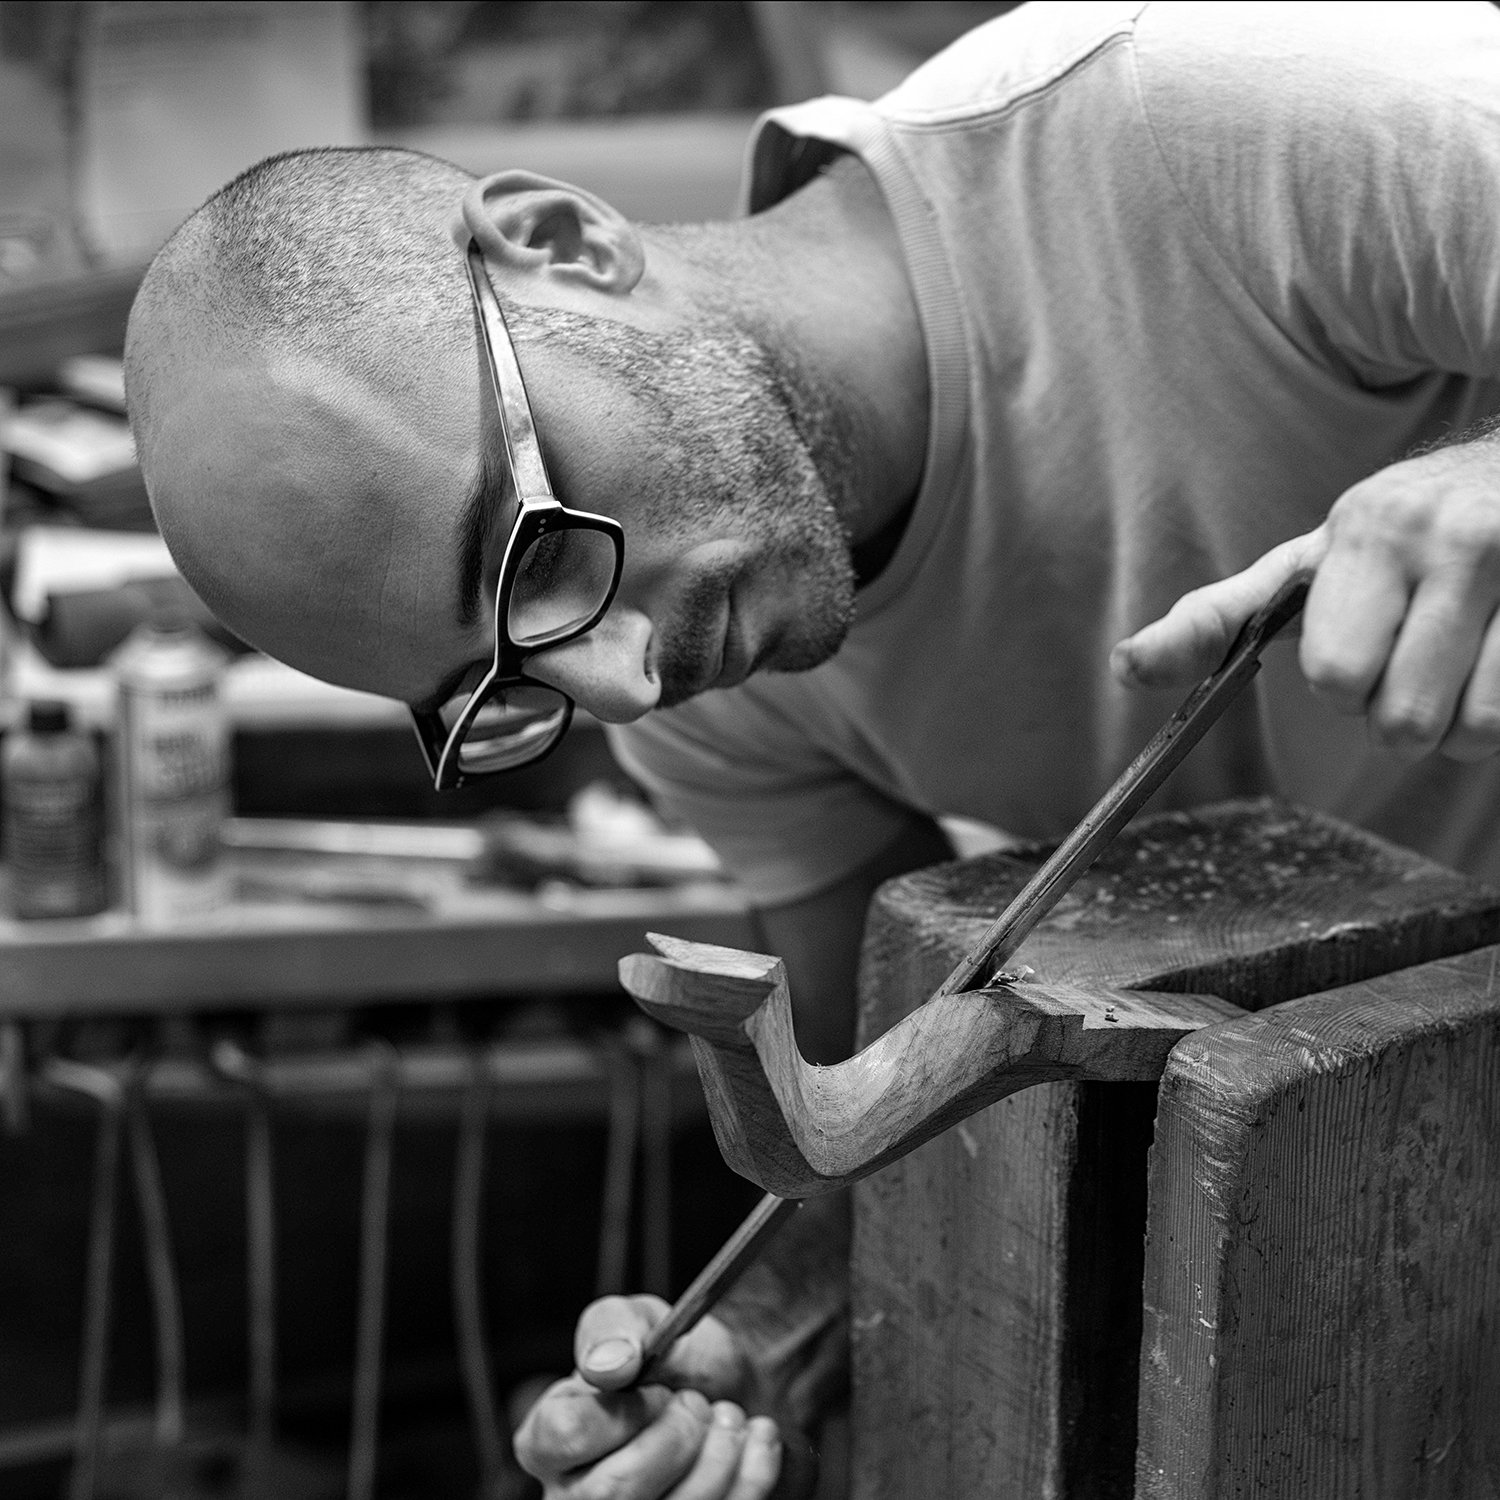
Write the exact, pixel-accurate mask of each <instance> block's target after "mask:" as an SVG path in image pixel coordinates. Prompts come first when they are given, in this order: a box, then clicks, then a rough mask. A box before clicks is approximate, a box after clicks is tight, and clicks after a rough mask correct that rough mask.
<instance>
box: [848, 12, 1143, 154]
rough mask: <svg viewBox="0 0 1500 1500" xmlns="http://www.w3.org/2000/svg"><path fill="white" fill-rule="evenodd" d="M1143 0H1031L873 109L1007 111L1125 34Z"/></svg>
mask: <svg viewBox="0 0 1500 1500" xmlns="http://www.w3.org/2000/svg"><path fill="white" fill-rule="evenodd" d="M1147 8H1148V5H1147V3H1146V0H1083V3H1076V4H1063V3H1052V0H1032V3H1030V4H1027V5H1022V6H1020V7H1018V8H1017V9H1015V10H1013V11H1010V12H1009V13H1007V14H1006V15H1003V16H998V17H996V18H995V19H994V20H992V21H987V22H986V23H985V24H984V25H982V26H976V27H975V28H974V29H973V30H972V31H969V32H966V33H965V34H964V35H963V36H961V37H960V38H959V39H958V40H957V41H956V42H954V43H953V44H952V45H951V46H949V47H946V48H945V49H944V50H943V51H941V52H939V53H938V54H937V55H936V56H935V57H933V58H931V59H929V60H928V61H927V62H925V63H924V64H923V65H922V66H921V67H920V68H918V69H917V70H916V71H915V72H914V73H912V74H910V75H909V76H908V77H907V78H905V79H904V80H903V81H902V82H901V83H899V84H898V85H897V86H896V87H895V88H894V89H892V90H891V91H890V92H889V93H887V94H885V95H883V96H882V97H881V98H880V99H879V100H878V101H877V102H876V108H877V109H878V110H879V111H880V112H881V113H882V114H883V115H885V116H886V117H887V118H888V119H895V120H903V121H905V122H907V123H910V124H930V125H942V124H945V123H948V122H952V121H957V120H962V119H963V118H965V117H968V116H973V115H975V114H990V113H996V112H1002V111H1004V110H1007V109H1009V108H1011V107H1013V106H1015V105H1017V104H1019V103H1021V102H1023V101H1025V100H1027V99H1029V98H1033V97H1035V96H1037V95H1038V94H1042V93H1045V92H1047V91H1048V90H1050V89H1052V88H1054V87H1057V86H1058V85H1060V84H1062V83H1063V82H1064V81H1065V80H1067V79H1069V78H1070V77H1072V76H1073V75H1075V74H1077V73H1078V72H1079V71H1080V70H1081V69H1082V68H1083V66H1084V65H1085V64H1086V63H1087V62H1088V61H1089V60H1090V59H1091V58H1093V57H1094V56H1096V55H1097V54H1098V53H1099V52H1100V51H1101V50H1103V49H1105V48H1108V47H1109V46H1111V45H1112V44H1114V43H1117V42H1119V41H1122V40H1125V39H1128V38H1129V36H1130V34H1131V31H1132V29H1133V28H1134V26H1135V23H1136V21H1137V19H1138V17H1139V16H1140V14H1141V12H1143V11H1144V10H1146V9H1147Z"/></svg>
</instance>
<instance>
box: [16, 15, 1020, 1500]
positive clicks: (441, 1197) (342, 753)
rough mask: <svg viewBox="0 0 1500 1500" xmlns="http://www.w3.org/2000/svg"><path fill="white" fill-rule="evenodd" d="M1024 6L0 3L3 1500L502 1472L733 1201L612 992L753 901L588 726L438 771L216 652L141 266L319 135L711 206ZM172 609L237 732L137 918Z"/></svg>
mask: <svg viewBox="0 0 1500 1500" xmlns="http://www.w3.org/2000/svg"><path fill="white" fill-rule="evenodd" d="M1009 8H1010V6H1008V5H1006V4H982V3H927V4H906V3H852V0H848V3H846V0H839V3H820V4H796V3H774V0H762V3H746V4H740V3H713V0H607V3H550V4H548V3H522V0H511V3H498V0H419V3H396V0H366V3H362V4H358V3H338V0H296V3H280V0H257V3H241V0H222V3H198V0H188V3H181V0H179V3H170V4H166V3H116V4H102V3H73V0H52V3H34V0H3V3H0V460H3V462H0V734H3V737H4V743H3V744H0V814H3V817H0V830H3V833H4V847H3V848H0V857H3V860H4V869H3V871H0V906H3V909H4V912H5V915H4V917H3V918H0V1222H3V1223H4V1224H5V1226H6V1232H5V1233H4V1234H3V1235H0V1496H3V1497H6V1500H29V1497H31V1496H48V1497H53V1496H58V1495H62V1494H66V1495H68V1496H69V1497H70V1500H88V1497H90V1496H97V1497H106V1496H117V1497H125V1496H143V1497H144V1496H165V1495H174V1496H181V1497H199V1496H210V1495H221V1496H244V1497H250V1496H273V1495H274V1496H276V1497H278V1500H303V1497H306V1500H312V1497H318V1496H325V1495H326V1496H335V1495H349V1496H351V1497H353V1500H367V1497H373V1496H377V1495H378V1496H381V1497H390V1500H395V1497H404V1496H412V1497H417V1496H421V1497H423V1500H444V1497H447V1496H455V1497H457V1496H463V1497H472V1496H478V1495H481V1494H482V1495H485V1496H487V1497H488V1500H501V1497H510V1496H521V1495H525V1494H529V1493H533V1491H532V1489H530V1488H528V1482H527V1481H526V1480H525V1479H524V1478H523V1477H522V1476H520V1475H519V1474H518V1473H517V1472H516V1470H515V1468H514V1464H513V1461H512V1459H511V1457H510V1453H509V1446H508V1441H507V1437H506V1434H507V1433H508V1431H509V1427H510V1424H511V1417H512V1415H513V1413H514V1411H515V1409H516V1408H517V1407H518V1406H519V1405H520V1404H521V1403H524V1401H525V1400H527V1399H528V1397H529V1394H531V1393H532V1392H534V1390H535V1382H536V1381H537V1380H538V1379H541V1378H547V1377H551V1376H556V1375H559V1374H562V1373H565V1372H566V1370H567V1369H568V1368H569V1367H570V1365H571V1353H570V1343H571V1330H572V1325H573V1321H574V1318H575V1317H576V1314H577V1312H578V1311H579V1310H580V1308H581V1307H582V1306H583V1304H584V1303H585V1302H586V1301H588V1300H589V1299H590V1298H591V1297H592V1296H594V1295H595V1294H596V1292H598V1291H603V1290H618V1289H649V1290H654V1291H659V1292H661V1293H662V1294H663V1295H666V1296H672V1295H674V1294H675V1293H677V1292H678V1291H680V1290H681V1288H682V1287H683V1286H684V1285H685V1284H686V1282H687V1280H688V1279H689V1278H690V1277H691V1276H692V1274H693V1273H694V1272H695V1271H696V1270H697V1269H698V1268H699V1267H700V1266H701V1265H702V1263H703V1262H704V1261H705V1260H706V1259H707V1258H708V1256H709V1255H710V1254H712V1252H713V1251H714V1250H715V1249H716V1248H717V1247H718V1245H719V1243H720V1242H721V1241H722V1239H723V1237H724V1236H725V1235H726V1234H727V1233H728V1232H729V1230H730V1229H731V1228H732V1227H733V1226H734V1225H735V1224H736V1223H737V1222H738V1220H739V1218H740V1217H741V1215H742V1214H743V1213H744V1212H745V1211H746V1209H747V1208H748V1207H749V1206H750V1205H751V1204H752V1203H753V1202H754V1200H755V1196H756V1195H755V1193H754V1192H753V1191H752V1190H751V1189H750V1188H749V1186H748V1185H747V1184H745V1183H743V1182H741V1181H740V1180H739V1179H737V1178H735V1177H733V1176H732V1175H731V1174H730V1173H729V1172H728V1169H727V1168H726V1167H725V1166H724V1165H723V1164H722V1162H721V1160H720V1158H719V1155H718V1152H717V1149H716V1147H715V1146H714V1143H713V1140H712V1136H711V1133H710V1131H709V1129H708V1127H707V1124H706V1121H705V1117H704V1112H703V1109H702V1101H701V1096H700V1094H699V1093H698V1086H697V1082H696V1077H695V1075H694V1073H693V1069H692V1065H691V1059H690V1057H689V1055H688V1054H687V1053H686V1051H685V1050H684V1048H683V1046H682V1045H681V1043H680V1041H679V1042H677V1043H674V1042H671V1041H669V1039H668V1038H667V1036H666V1034H665V1033H663V1032H661V1031H659V1030H658V1029H657V1028H655V1027H654V1026H653V1025H652V1024H651V1023H649V1022H647V1021H646V1020H645V1019H644V1018H643V1017H640V1016H637V1015H635V1014H634V1013H633V1010H632V1008H631V1007H630V1006H629V1005H628V1003H627V1001H626V1000H625V998H624V997H623V995H622V994H621V993H620V992H619V990H618V989H617V987H616V986H615V984H614V980H613V974H614V965H615V961H616V959H617V958H618V957H619V956H620V954H622V953H624V952H629V951H632V950H633V949H635V948H638V947H640V946H641V945H642V938H643V934H644V933H645V931H646V930H648V929H651V928H656V929H660V930H664V931H674V932H682V933H684V934H686V935H689V936H696V937H702V938H706V939H709V940H714V941H724V942H743V941H747V930H746V926H745V919H744V913H743V905H742V902H741V900H740V897H739V895H738V893H737V892H736V891H735V890H734V888H733V886H732V885H730V884H729V883H728V882H727V881H725V880H724V879H723V878H722V877H721V876H720V875H719V872H718V870H717V868H716V866H715V864H714V861H713V859H712V856H711V854H710V853H709V852H708V851H707V849H706V848H705V847H704V846H702V845H701V844H700V843H699V842H698V841H697V840H696V839H694V838H693V837H692V836H691V835H690V834H688V833H686V832H685V831H684V830H681V829H673V828H669V827H666V826H664V825H662V824H661V823H660V821H659V820H657V819H656V817H655V816H654V814H653V813H652V812H651V810H650V809H649V808H647V807H645V806H644V805H643V803H642V802H641V801H640V799H639V798H638V796H637V795H636V793H635V790H634V789H633V788H632V787H631V786H630V784H629V783H628V781H626V780H625V778H624V777H623V776H622V775H621V774H620V773H619V772H618V771H617V770H616V769H615V768H614V767H613V765H612V763H611V762H610V761H609V759H608V756H607V753H606V751H605V749H604V746H603V742H602V736H601V735H600V733H599V731H598V728H597V726H595V725H592V724H590V723H587V722H579V723H577V724H576V725H575V727H574V729H573V730H572V732H571V734H570V737H569V739H568V741H567V742H566V743H565V745H564V746H563V747H562V749H561V750H560V751H559V752H558V753H557V754H556V755H554V756H553V757H552V758H551V759H549V760H548V761H547V762H546V763H545V764H543V765H541V766H539V767H536V768H533V769H531V770H528V771H526V772H523V773H520V774H518V775H516V776H514V777H513V778H506V779H501V780H500V781H498V782H491V783H487V784H485V785H483V786H481V787H479V788H472V789H467V790H465V791H464V792H461V793H455V794H449V795H447V796H445V797H443V798H438V797H437V796H436V795H435V794H434V793H433V792H432V790H431V787H430V783H429V781H428V778H427V776H426V774H425V772H424V770H423V767H422V763H421V758H420V756H419V754H418V752H417V747H416V745H415V744H414V743H413V740H412V737H411V733H410V730H409V728H408V726H407V722H406V717H405V713H404V710H403V709H402V708H401V707H400V706H399V705H395V704H391V703H387V702H384V701H382V700H379V699H375V698H371V697H367V696H365V695H361V694H355V693H349V692H343V691H340V690H335V689H331V688H327V687H325V686H324V685H322V684H318V683H314V682H312V681H311V680H309V679H307V678H304V677H300V676H298V675H297V674H295V673H292V672H290V671H288V670H286V669H283V668H281V667H280V666H278V665H277V664H275V663H271V662H268V661H266V660H264V659H262V658H259V657H257V656H256V655H255V654H254V653H251V652H247V651H246V650H245V649H244V648H243V647H242V646H240V644H239V643H238V642H235V641H234V640H233V639H232V638H229V637H227V636H225V634H224V632H223V631H222V630H221V629H219V627H218V626H217V625H216V622H214V621H213V620H212V619H211V618H210V617H209V616H208V615H207V612H206V611H204V610H203V608H202V606H201V605H199V604H198V603H197V602H196V601H195V600H194V599H193V598H192V597H191V595H190V594H189V593H188V591H187V590H186V586H185V585H184V584H183V583H182V581H181V580H180V579H179V578H177V577H176V575H175V573H174V571H173V570H172V568H171V565H170V561H169V560H168V559H167V557H166V554H165V550H164V549H163V548H162V546H161V543H160V540H159V539H158V538H157V537H156V536H155V534H154V531H153V527H152V522H151V517H150V512H149V508H148V506H147V504H146V498H145V493H144V488H143V486H142V484H141V480H140V475H139V472H138V470H137V469H136V466H135V462H134V455H133V451H132V448H131V444H130V438H129V432H128V428H127V426H126V422H125V418H124V415H123V388H122V383H121V379H120V366H119V352H120V348H121V344H122V340H123V332H124V324H125V317H126V314H127V311H128V308H129V304H130V299H131V296H132V294H133V290H134V287H135V285H136V283H137V281H138V278H139V275H140V272H141V269H142V267H143V266H144V264H145V262H146V261H147V260H148V259H149V257H150V256H151V254H152V253H153V251H154V250H155V249H156V247H157V246H158V245H159V244H160V243H161V242H162V240H163V239H164V238H165V236H166V235H167V234H168V233H169V232H170V231H171V229H172V228H173V227H174V226H175V225H176V224H177V223H179V222H180V221H181V220H182V218H183V217H185V216H186V215H187V214H188V213H189V212H191V210H192V209H193V208H194V207H195V206H196V205H197V204H198V203H199V202H201V201H202V200H203V199H204V198H205V197H206V196H207V195H209V194H210V193H211V192H213V191H214V190H215V189H216V188H218V187H219V186H220V185H221V184H222V183H223V182H225V181H227V180H228V179H229V178H230V177H231V176H233V175H234V174H235V173H236V172H237V171H239V170H240V169H241V168H243V167H245V166H247V165H249V164H250V163H251V162H253V161H256V160H258V159H259V158H261V157H262V156H265V155H267V154H269V153H271V152H274V151H279V150H285V149H288V148H293V147H297V146H304V145H325V144H359V143H389V144H395V145H402V146H411V147H416V148H420V149H422V150H425V151H430V152H433V153H434V154H436V155H439V156H442V157H446V158H448V159H450V160H452V161H454V162H457V163H459V164H460V165H462V166H464V167H466V168H469V169H471V170H474V171H485V170H492V169H495V168H498V167H500V166H504V165H525V166H527V167H530V168H532V169H534V170H537V171H540V172H543V173H546V174H548V175H552V176H556V177H560V178H564V179H566V180H570V181H573V182H576V183H578V184H580V185H582V186H584V187H587V188H590V189H593V190H594V191H596V192H599V193H601V194H602V195H603V196H605V197H606V198H607V199H609V200H610V201H611V202H613V203H615V204H616V205H617V206H618V207H620V208H621V209H622V210H624V211H625V212H626V213H627V214H629V215H631V216H632V217H634V218H637V219H641V220H646V221H666V220H690V219H701V218H710V217H718V216H723V215H725V214H727V213H729V212H730V211H732V208H733V205H734V202H735V198H736V187H737V180H738V174H739V169H740V165H741V160H742V155H743V151H744V145H745V140H746V136H747V134H748V131H749V128H750V124H751V122H752V120H753V119H754V117H755V114H756V112H757V111H759V110H761V109H763V108H765V107H767V106H769V105H773V104H777V103H783V102H789V101H793V100H796V99H800V98H805V97H809V96H812V95H815V94H819V93H824V92H837V93H847V94H853V95H857V96H860V97H865V98H873V97H875V96H876V95H878V94H879V93H881V92H882V91H883V90H884V89H886V88H887V87H889V86H890V85H891V84H893V83H894V82H896V81H897V80H898V79H899V78H900V77H901V76H903V74H904V73H905V72H906V71H908V70H909V69H910V68H911V67H912V66H913V65H915V64H916V63H918V62H920V61H921V60H922V59H923V58H924V57H926V56H928V55H930V54H931V53H932V52H934V51H936V50H938V49H939V48H940V47H942V46H943V45H945V44H946V43H947V42H949V41H950V40H952V39H953V38H954V37H955V36H957V35H959V34H960V33H961V32H962V31H964V30H966V29H967V28H968V27H970V26H972V25H974V24H976V23H978V22H979V21H982V20H984V19H986V18H988V17H989V16H992V15H995V14H998V13H1000V12H1002V11H1004V10H1007V9H1009ZM169 627H170V630H172V631H176V632H177V636H178V637H179V638H185V636H186V635H191V638H192V640H193V642H194V644H195V649H196V650H197V655H196V657H194V661H195V662H196V664H197V665H196V670H198V671H199V672H200V675H201V677H202V681H203V683H204V684H205V686H204V689H203V694H201V695H200V696H201V697H202V704H201V705H200V707H201V714H200V721H195V724H194V725H193V726H191V727H192V732H193V733H194V734H198V735H200V736H206V738H204V739H202V740H201V743H202V744H206V745H210V746H215V745H217V746H220V747H221V749H222V752H223V753H222V755H220V752H219V751H217V750H216V751H215V752H214V754H213V755H211V756H210V757H209V760H210V761H211V762H212V764H213V765H214V766H216V767H217V771H216V773H215V774H216V775H217V777H218V780H217V782H216V783H215V785H214V786H211V787H209V789H208V793H207V795H208V802H207V803H205V802H204V801H203V800H202V797H201V796H200V798H199V801H198V803H196V804H195V807H196V812H195V813H194V816H197V817H198V818H199V819H200V823H201V817H202V815H203V814H202V809H203V807H204V806H205V805H206V806H210V807H211V809H212V810H213V818H214V822H213V829H212V832H213V840H212V848H211V849H205V850H200V851H199V853H200V855H201V858H200V859H199V860H198V863H197V864H196V865H195V866H194V867H193V872H192V879H191V881H190V882H189V887H190V888H184V889H174V890H173V891H171V892H169V893H168V897H169V898H170V899H167V898H163V899H164V900H167V904H166V906H164V907H162V908H160V909H158V908H156V907H153V906H152V905H151V902H150V900H149V899H148V897H147V896H146V895H143V894H142V883H143V881H146V879H147V877H145V876H142V875H141V873H140V872H139V871H137V870H135V869H134V867H133V866H131V865H130V861H131V860H132V858H133V854H132V845H131V831H130V826H129V820H130V818H131V816H132V809H133V803H132V797H133V795H134V794H133V791H132V786H131V782H130V778H131V776H132V774H134V772H133V770H132V766H133V762H132V760H131V756H130V754H127V752H126V747H125V746H124V743H123V736H124V735H125V733H126V728H127V725H126V719H125V718H122V715H126V716H127V717H128V714H127V709H128V710H129V711H130V712H135V711H136V710H135V709H130V707H129V704H127V703H126V700H127V699H129V700H130V703H137V702H138V700H139V699H140V697H141V695H142V694H146V693H149V691H150V681H149V678H150V670H148V669H147V668H146V667H143V666H142V665H141V662H142V659H143V658H142V652H143V651H144V647H143V646H142V642H143V641H145V643H146V645H147V646H149V645H150V644H151V642H152V640H154V639H155V638H156V637H154V636H152V632H153V631H155V632H156V635H157V636H160V635H161V633H162V632H163V631H166V630H168V628H169ZM148 638H149V639H148ZM149 654H150V653H149V652H147V653H146V656H147V657H149ZM148 666H149V663H148ZM132 695H135V696H134V697H132ZM38 704H42V705H54V704H60V705H62V707H61V708H60V709H59V708H51V707H49V708H43V709H37V708H36V705H38ZM122 705H124V706H123V707H122ZM202 715H206V716H207V717H202ZM582 718H583V716H582V715H580V719H582ZM215 736H217V739H216V738H215ZM64 751H66V753H64ZM215 757H218V758H215ZM135 769H136V770H138V769H139V768H138V767H136V768H135ZM211 779H212V778H211ZM80 788H82V789H83V790H81V791H80ZM202 790H203V789H202V788H199V791H200V793H201V792H202ZM75 792H76V793H78V796H79V797H82V798H83V801H82V802H75V803H71V804H69V806H70V807H72V808H73V809H74V811H73V812H72V813H70V814H69V817H72V818H73V821H72V822H69V823H67V824H66V826H63V824H60V823H59V822H58V819H59V817H60V816H61V815H60V814H58V813H57V811H56V808H57V807H58V806H60V805H61V804H60V803H59V802H58V800H57V799H58V798H60V797H62V796H63V795H64V793H67V794H68V795H72V794H73V793H75ZM47 798H51V799H52V800H51V801H50V802H49V801H47V800H46V799H47ZM215 798H217V799H218V800H217V801H215V800H214V799H215ZM80 808H81V809H82V810H81V811H79V809H80ZM49 818H50V819H51V820H52V821H51V822H50V823H49V822H48V821H47V820H48V819H49ZM90 818H92V819H93V822H92V823H90V821H89V819H90ZM38 819H40V820H41V821H40V822H39V821H38ZM200 831H201V828H200ZM49 840H50V842H49ZM89 861H93V862H94V864H93V865H90V864H89V863H88V862H89ZM127 866H128V868H127ZM91 882H92V883H91ZM173 902H176V903H177V904H176V905H175V906H174V905H172V903H173Z"/></svg>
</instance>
